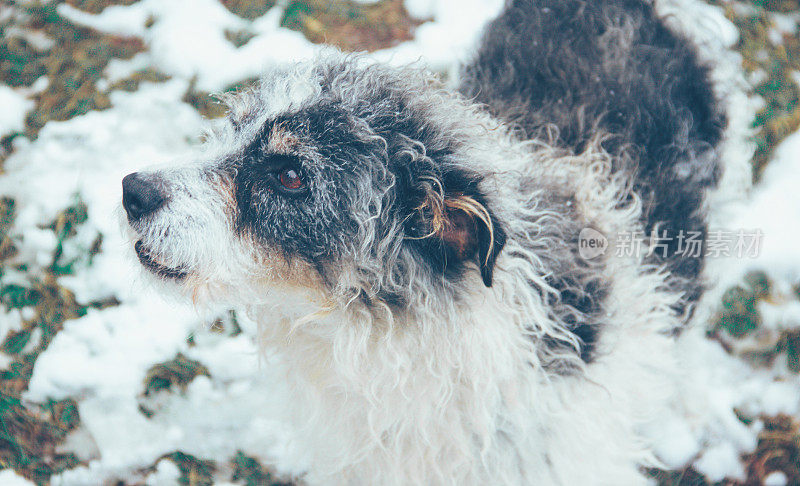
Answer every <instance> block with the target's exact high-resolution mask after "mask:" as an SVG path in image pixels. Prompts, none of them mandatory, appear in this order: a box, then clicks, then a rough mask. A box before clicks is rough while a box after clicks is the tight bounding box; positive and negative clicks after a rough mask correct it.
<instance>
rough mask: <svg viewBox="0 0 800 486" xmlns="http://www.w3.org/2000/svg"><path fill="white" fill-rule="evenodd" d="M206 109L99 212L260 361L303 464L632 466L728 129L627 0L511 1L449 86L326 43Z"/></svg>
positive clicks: (380, 471) (337, 467)
mask: <svg viewBox="0 0 800 486" xmlns="http://www.w3.org/2000/svg"><path fill="white" fill-rule="evenodd" d="M226 102H227V103H228V106H229V116H228V118H227V120H226V121H225V123H224V126H218V127H216V128H215V129H214V131H213V132H212V133H210V134H209V137H208V141H207V143H205V144H204V148H203V151H202V153H199V154H197V155H196V157H195V158H194V159H193V160H192V161H190V163H187V164H185V165H183V166H180V167H177V166H176V168H170V169H165V170H159V171H152V172H139V173H135V174H131V175H128V176H127V177H125V179H124V180H123V189H124V190H123V206H124V208H125V210H126V212H127V217H128V222H129V230H130V233H131V235H132V240H133V241H134V242H135V244H134V248H135V251H136V253H137V255H138V258H139V260H140V261H141V263H142V264H143V266H144V267H145V268H146V269H147V270H149V271H150V273H151V274H153V275H156V276H158V277H159V278H160V279H161V280H164V281H167V282H169V284H170V285H172V286H175V287H177V288H179V289H181V290H183V291H184V292H185V293H186V294H187V295H189V296H191V297H192V298H194V299H195V300H196V301H198V302H207V301H215V302H223V303H226V304H230V305H242V306H246V307H247V308H248V310H249V314H250V315H251V316H252V317H253V318H254V319H256V320H257V321H258V322H259V324H260V326H261V328H262V331H263V336H261V337H262V338H263V340H264V342H265V344H266V345H267V346H270V347H272V348H275V349H277V350H278V352H279V353H280V355H281V356H282V362H283V363H285V365H286V367H287V373H288V379H289V380H290V383H291V384H292V390H293V393H294V397H293V400H292V401H291V403H290V404H289V405H290V406H291V407H292V409H293V410H292V412H293V416H294V420H295V421H296V425H297V428H298V430H299V432H298V434H299V437H300V440H301V441H302V444H303V447H304V448H305V449H306V450H308V451H309V453H310V455H311V464H312V466H311V470H310V471H309V472H308V473H307V475H306V476H305V477H304V478H303V479H304V480H305V481H307V482H308V483H313V484H326V485H327V484H366V485H388V484H398V485H408V484H426V485H427V484H459V485H461V484H527V485H530V484H537V485H550V484H558V485H568V486H572V485H589V484H606V485H633V484H645V483H646V479H645V476H644V474H643V472H642V470H641V468H642V466H643V465H648V464H654V462H653V458H652V457H651V454H650V453H649V451H648V447H647V444H646V441H644V440H643V438H642V436H641V432H640V429H641V427H642V426H643V425H645V424H647V423H648V421H650V420H652V419H653V417H654V416H656V415H655V414H657V413H658V411H659V409H660V408H659V407H661V406H662V405H663V403H664V402H665V401H666V398H667V397H668V396H669V395H670V393H671V390H670V386H669V379H668V378H669V376H670V373H671V370H672V368H673V365H674V363H673V361H674V358H673V347H674V335H675V334H676V333H677V331H678V330H679V329H680V328H681V326H682V324H683V323H684V322H685V321H686V320H687V319H688V317H689V316H690V315H691V312H692V308H693V304H694V303H695V302H696V301H697V299H698V298H699V297H700V295H701V293H702V290H703V285H702V282H701V278H700V274H701V271H702V267H703V260H702V252H700V253H699V254H694V255H686V252H685V251H682V248H683V246H685V245H684V243H685V241H684V240H683V239H682V238H683V236H685V235H688V234H694V235H700V237H701V238H700V239H702V235H704V233H705V224H706V223H705V214H704V213H705V212H706V211H705V209H704V206H705V205H704V197H705V192H706V191H707V189H709V188H711V187H713V186H715V185H716V184H717V181H718V179H719V177H720V164H719V161H718V153H719V150H718V145H719V143H720V140H721V137H722V131H723V129H724V126H725V124H726V122H725V117H724V114H723V113H722V112H721V109H720V108H719V107H718V105H717V102H716V100H715V97H714V95H713V93H712V89H711V85H710V82H709V73H708V68H707V67H704V66H703V65H702V63H701V62H699V61H698V58H697V54H696V53H695V51H694V48H693V47H692V46H691V45H690V44H689V43H688V42H687V41H686V40H685V39H684V38H682V37H681V36H680V35H678V34H676V33H674V32H672V31H670V30H669V29H668V28H666V27H665V25H664V24H663V22H662V21H661V19H659V18H658V16H657V15H656V13H655V11H654V9H653V6H652V5H651V4H650V3H648V2H646V1H644V0H592V1H588V2H587V1H583V0H511V1H509V2H508V4H507V5H506V7H505V9H504V11H503V13H501V14H500V16H499V18H497V19H496V20H494V21H493V22H492V23H491V24H490V25H489V26H488V28H487V29H486V33H485V35H484V38H483V40H482V42H481V45H480V46H479V48H478V50H477V52H476V54H475V55H474V58H473V60H472V61H471V62H470V63H468V64H467V65H466V66H464V67H463V69H462V71H461V75H460V77H459V81H458V88H457V90H456V91H450V90H447V89H445V87H444V86H443V85H442V83H441V82H440V81H438V80H437V79H436V78H435V77H433V76H431V75H430V74H427V73H425V72H423V71H421V70H415V69H412V68H407V69H395V68H390V67H387V66H383V65H378V64H376V63H374V62H371V61H369V60H368V59H367V58H364V57H359V56H352V55H350V56H348V55H343V54H340V53H336V52H328V53H326V54H323V55H321V56H319V57H318V58H317V59H315V60H314V61H313V62H300V63H297V64H294V65H289V66H285V67H282V68H277V69H274V70H272V71H271V72H268V73H266V74H265V75H264V77H263V79H262V81H261V83H260V85H259V86H258V87H257V88H254V89H250V90H247V91H244V92H241V93H238V94H235V95H232V96H230V97H228V98H227V99H226ZM582 231H583V233H582ZM587 232H588V233H587ZM586 235H589V236H590V237H591V238H584V237H585V236H586ZM625 235H628V236H630V238H629V239H630V240H631V241H636V243H637V244H640V245H641V248H623V249H622V250H624V251H619V250H620V249H619V248H616V247H615V244H614V242H616V241H619V240H620V239H622V238H623V237H624V236H625ZM637 235H638V236H640V237H641V238H640V240H641V241H639V240H637V238H636V236H637ZM581 245H587V246H586V247H584V248H582V247H581ZM587 248H589V249H593V250H598V249H599V250H600V251H593V252H591V253H592V254H588V253H586V252H583V251H582V250H585V249H587ZM655 250H658V251H655ZM582 255H583V256H582Z"/></svg>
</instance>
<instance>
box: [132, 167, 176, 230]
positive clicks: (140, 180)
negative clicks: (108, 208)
mask: <svg viewBox="0 0 800 486" xmlns="http://www.w3.org/2000/svg"><path fill="white" fill-rule="evenodd" d="M165 200H166V198H165V197H164V193H163V192H162V191H161V189H160V188H159V186H158V184H157V183H156V182H155V181H154V180H153V179H152V178H150V177H147V176H144V175H142V174H140V173H139V172H134V173H133V174H128V175H126V176H125V177H124V178H123V179H122V207H124V208H125V212H126V213H128V221H130V222H133V221H136V220H137V219H140V218H142V217H144V216H147V215H148V214H151V213H153V212H155V211H156V210H157V209H158V208H160V207H161V206H163V205H164V201H165Z"/></svg>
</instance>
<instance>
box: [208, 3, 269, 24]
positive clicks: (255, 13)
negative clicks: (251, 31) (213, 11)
mask: <svg viewBox="0 0 800 486" xmlns="http://www.w3.org/2000/svg"><path fill="white" fill-rule="evenodd" d="M220 1H221V2H222V4H223V5H224V6H225V8H227V9H228V10H230V11H231V12H233V13H235V14H236V15H238V16H239V17H243V18H245V19H248V20H254V19H257V18H259V17H261V16H262V15H264V14H265V13H267V10H269V9H271V8H272V7H274V6H275V0H220Z"/></svg>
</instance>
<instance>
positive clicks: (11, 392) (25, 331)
mask: <svg viewBox="0 0 800 486" xmlns="http://www.w3.org/2000/svg"><path fill="white" fill-rule="evenodd" d="M14 216H15V204H14V201H13V200H10V199H0V237H2V242H0V248H4V247H5V248H6V250H3V251H2V252H0V255H2V258H0V302H2V303H3V305H5V306H6V307H7V308H17V309H21V308H29V309H31V311H32V312H31V316H30V317H29V318H27V319H26V320H24V321H23V322H22V324H21V329H19V330H17V331H12V332H10V333H9V334H8V335H6V336H2V342H1V343H0V349H2V351H3V352H4V353H6V354H8V355H9V356H10V357H11V358H12V361H11V363H10V364H9V366H8V367H7V369H5V370H0V394H1V396H0V466H2V467H10V468H13V469H15V470H16V471H17V472H19V473H20V474H22V475H23V476H25V477H26V478H28V479H30V480H32V481H34V482H35V483H37V484H47V482H48V480H49V477H50V476H51V475H53V474H57V473H59V472H61V471H64V470H66V469H71V468H73V467H75V466H76V465H78V462H79V461H78V459H77V458H76V457H75V456H74V455H72V454H60V453H57V452H56V447H57V446H58V444H60V443H61V442H62V441H63V440H64V438H65V437H66V434H67V433H68V432H69V431H71V430H73V429H74V428H75V427H77V426H78V424H79V422H80V417H79V415H78V409H77V405H76V404H75V402H74V401H72V400H62V401H52V400H51V401H48V402H46V403H44V404H42V405H36V404H27V403H26V404H22V403H21V401H20V396H21V394H22V393H23V392H24V391H25V390H26V389H27V387H28V382H29V380H30V377H31V373H32V371H33V367H34V364H35V363H36V359H37V358H38V357H39V355H40V354H41V353H42V352H43V351H44V350H46V349H47V347H48V346H49V345H50V343H51V342H52V340H53V338H54V337H55V335H56V334H57V333H58V332H59V331H60V330H61V329H62V328H63V325H64V322H65V321H66V320H68V319H73V318H76V317H80V316H82V315H84V314H85V313H86V310H87V309H89V308H102V307H105V306H108V305H114V303H115V302H116V299H105V300H104V301H100V302H89V303H79V302H77V301H76V300H75V297H74V296H73V294H72V293H71V292H70V291H69V290H67V289H66V288H64V287H61V286H60V285H59V284H58V282H57V280H56V277H57V276H58V275H62V274H67V273H71V272H73V271H74V270H75V269H76V265H77V264H78V263H77V262H78V261H84V260H86V259H88V253H90V252H91V249H79V250H84V251H83V253H85V254H86V255H84V256H83V257H79V258H76V259H74V260H73V261H71V262H70V264H69V265H64V264H63V262H62V258H60V257H61V255H62V254H63V249H64V247H65V246H66V245H71V244H74V242H73V241H72V240H73V239H74V237H75V235H76V234H77V233H78V229H79V227H80V226H81V225H83V224H85V222H86V205H85V204H83V203H82V202H81V200H80V198H78V197H76V198H75V199H74V200H73V203H72V204H71V205H70V206H69V207H67V208H65V209H64V210H63V211H61V212H60V213H59V214H58V215H57V217H56V218H54V220H53V221H52V222H51V223H50V224H48V225H46V226H45V227H44V229H49V230H50V231H52V232H53V233H54V235H55V237H56V241H57V242H58V245H57V248H56V250H55V251H54V252H53V255H52V258H51V261H52V262H53V263H52V264H51V265H48V266H47V267H45V268H41V267H39V266H38V265H36V263H35V262H26V261H19V260H18V256H19V255H18V254H17V252H16V251H15V242H16V241H17V239H18V237H17V236H15V235H14ZM95 241H97V239H96V240H95ZM92 246H95V245H94V244H93V245H92ZM79 253H80V252H79ZM9 269H11V270H14V271H15V272H18V273H20V274H22V275H24V276H25V278H24V279H22V280H20V279H19V278H15V279H14V282H13V283H5V282H3V280H2V277H3V275H4V274H5V272H6V271H8V270H9ZM35 331H36V334H37V335H38V339H37V340H36V341H35V342H34V341H31V339H32V337H33V336H34V332H35Z"/></svg>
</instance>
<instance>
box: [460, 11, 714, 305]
mask: <svg viewBox="0 0 800 486" xmlns="http://www.w3.org/2000/svg"><path fill="white" fill-rule="evenodd" d="M460 91H461V92H462V93H463V94H465V95H466V96H468V97H471V98H473V99H475V100H476V101H478V102H481V103H484V104H486V105H487V107H488V109H489V110H490V111H492V112H493V114H495V115H496V116H498V117H500V118H503V119H506V120H507V121H509V122H512V123H514V124H515V125H516V126H518V127H519V128H520V129H521V130H522V131H524V132H525V134H526V135H527V136H528V137H536V136H537V134H539V133H540V131H541V130H544V129H547V128H548V127H553V126H555V127H556V128H557V129H558V133H559V135H558V140H557V143H558V144H559V145H561V146H562V147H564V148H568V149H570V150H574V151H576V152H580V151H581V150H583V148H584V147H585V146H586V144H588V143H589V142H590V141H591V140H592V139H593V137H596V136H597V134H598V133H600V132H602V133H606V134H608V135H610V137H609V139H607V140H606V141H605V142H604V144H603V148H604V149H605V150H607V151H609V152H610V153H619V152H621V151H625V152H626V154H628V155H630V156H632V157H624V158H623V157H620V158H619V159H620V164H621V163H622V162H621V161H622V160H631V159H632V160H633V164H634V166H633V167H618V168H617V169H618V170H630V171H631V178H632V181H633V187H634V189H635V190H636V192H637V193H638V195H639V197H640V198H641V200H642V203H643V208H644V213H643V218H644V219H643V225H644V228H645V231H646V233H647V234H648V235H650V234H651V232H652V231H653V230H655V231H657V232H658V234H659V235H664V232H666V235H667V238H666V239H662V240H661V243H662V244H664V243H666V246H667V248H666V251H664V252H662V251H658V252H654V254H653V256H652V258H654V259H655V260H656V263H665V264H666V265H667V266H668V268H669V270H670V271H671V274H672V276H673V277H672V280H671V284H672V285H674V286H675V287H676V289H677V290H680V291H682V292H683V294H684V296H685V302H684V304H691V303H692V302H694V301H695V300H697V299H698V298H699V297H700V295H701V293H702V290H703V286H702V284H701V282H700V278H699V277H700V272H701V270H702V266H703V260H702V251H705V250H704V249H703V250H702V251H701V252H700V253H701V255H700V256H698V257H693V256H692V255H689V256H687V255H686V254H685V252H681V248H679V247H678V245H679V244H681V242H682V241H681V240H680V235H683V236H684V237H688V236H690V235H694V236H695V237H696V239H697V240H701V241H702V240H705V232H706V221H705V214H704V207H703V200H704V194H705V192H706V189H708V188H710V187H713V186H715V185H716V184H717V182H718V180H719V177H720V175H721V174H720V172H721V169H720V164H719V160H718V151H717V145H718V144H719V142H720V140H721V138H722V135H723V130H724V127H725V124H726V119H725V116H724V114H723V113H722V110H721V108H720V107H719V105H718V104H717V102H716V100H715V97H714V94H713V92H712V87H711V82H710V80H709V70H708V68H707V67H705V66H704V65H702V64H701V63H700V62H699V60H698V58H697V55H696V52H695V49H694V47H693V46H692V45H691V44H690V43H689V42H688V41H687V40H686V39H684V38H682V37H681V36H680V35H677V34H676V33H674V32H671V31H670V30H668V29H667V28H666V27H665V26H664V24H663V23H662V22H661V20H660V19H659V18H658V16H657V14H656V13H655V11H654V9H653V7H652V5H651V4H650V3H649V2H648V1H647V0H590V1H586V0H509V1H508V3H507V4H506V7H505V9H504V11H503V13H502V14H501V15H500V16H499V17H498V18H497V19H495V20H494V21H493V22H492V23H491V24H490V25H489V26H488V28H487V29H486V32H485V34H484V38H483V41H482V43H481V45H480V46H479V49H478V51H477V54H476V56H475V58H474V60H473V61H472V62H471V63H470V64H468V65H467V66H465V67H464V69H463V71H462V74H461V86H460ZM550 129H551V131H552V128H550ZM664 255H666V256H664ZM689 308H691V306H689ZM679 310H680V311H683V310H685V309H684V308H681V309H679Z"/></svg>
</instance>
